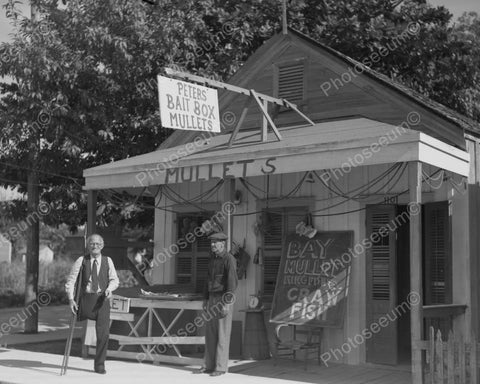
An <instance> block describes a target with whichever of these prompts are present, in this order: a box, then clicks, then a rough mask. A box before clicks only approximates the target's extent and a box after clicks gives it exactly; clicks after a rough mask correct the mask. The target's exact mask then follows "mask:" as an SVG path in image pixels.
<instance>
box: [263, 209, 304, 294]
mask: <svg viewBox="0 0 480 384" xmlns="http://www.w3.org/2000/svg"><path fill="white" fill-rule="evenodd" d="M307 213H308V208H307V207H292V208H284V209H275V210H274V211H271V210H269V212H266V211H264V212H263V225H264V230H265V232H264V235H263V247H262V249H263V300H264V301H265V302H271V301H272V300H273V294H274V293H275V285H276V283H277V275H278V267H279V266H280V259H281V257H282V253H283V245H284V244H283V241H284V239H285V237H286V236H287V234H289V233H292V232H295V226H296V225H297V224H298V223H299V222H300V221H302V220H303V217H304V216H305V215H306V214H307Z"/></svg>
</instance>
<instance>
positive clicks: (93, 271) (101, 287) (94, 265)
mask: <svg viewBox="0 0 480 384" xmlns="http://www.w3.org/2000/svg"><path fill="white" fill-rule="evenodd" d="M87 249H88V252H89V254H88V255H87V256H82V257H79V258H78V259H77V260H76V261H75V263H74V264H73V267H72V270H71V272H70V275H69V276H68V278H67V282H66V284H65V290H66V291H67V295H68V300H69V302H70V309H71V311H72V312H73V313H74V314H77V312H78V315H77V316H78V320H85V319H90V320H95V321H96V323H95V331H96V334H97V349H96V355H95V362H94V370H95V372H96V373H100V374H105V373H107V371H106V370H105V359H106V357H107V349H108V338H109V335H110V301H109V299H110V297H111V296H112V292H113V291H114V290H115V289H117V288H118V284H119V281H118V277H117V272H116V271H115V266H114V265H113V262H112V259H110V257H108V256H102V249H103V238H102V237H101V236H100V235H97V234H94V235H91V236H89V238H88V239H87ZM77 278H79V279H80V280H79V281H78V283H76V282H77ZM75 285H77V287H78V289H80V299H79V303H76V302H75V300H74V297H75V295H74V294H75Z"/></svg>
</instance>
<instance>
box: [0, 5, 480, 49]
mask: <svg viewBox="0 0 480 384" xmlns="http://www.w3.org/2000/svg"><path fill="white" fill-rule="evenodd" d="M429 2H430V3H431V4H432V5H443V6H445V7H446V8H447V9H449V10H450V12H452V13H453V15H454V19H455V20H456V19H457V18H458V17H459V16H461V15H462V14H463V12H465V11H467V12H468V11H476V12H477V13H479V14H480V0H429ZM5 3H6V1H5V0H0V4H1V5H2V7H1V9H0V42H2V41H7V40H8V39H9V37H8V34H9V32H10V25H9V24H8V21H7V19H6V17H5V9H4V8H3V5H4V4H5ZM23 3H25V4H28V3H29V2H28V1H26V0H23ZM279 3H280V0H279ZM23 8H24V9H25V12H24V13H25V14H26V15H29V14H30V11H29V9H28V6H24V7H23Z"/></svg>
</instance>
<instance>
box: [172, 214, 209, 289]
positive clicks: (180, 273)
mask: <svg viewBox="0 0 480 384" xmlns="http://www.w3.org/2000/svg"><path fill="white" fill-rule="evenodd" d="M210 217H212V214H209V213H207V212H202V213H197V212H190V213H181V214H178V215H177V222H176V227H177V236H176V237H177V244H178V245H179V253H178V254H177V256H176V260H175V281H176V283H177V284H185V285H190V286H192V287H193V288H194V290H195V292H197V293H201V292H203V288H204V285H205V281H206V279H207V268H208V260H209V258H210V240H209V239H208V237H207V236H205V235H204V236H201V237H198V236H195V235H194V230H195V228H198V227H200V226H201V225H202V223H203V222H204V221H205V220H207V219H209V218H210ZM189 234H192V235H193V236H192V235H189ZM193 238H194V241H191V240H190V241H187V240H189V239H193Z"/></svg>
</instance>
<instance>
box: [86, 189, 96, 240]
mask: <svg viewBox="0 0 480 384" xmlns="http://www.w3.org/2000/svg"><path fill="white" fill-rule="evenodd" d="M96 223H97V191H88V193H87V236H90V235H91V234H92V233H95V232H96V230H97V228H96Z"/></svg>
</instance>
